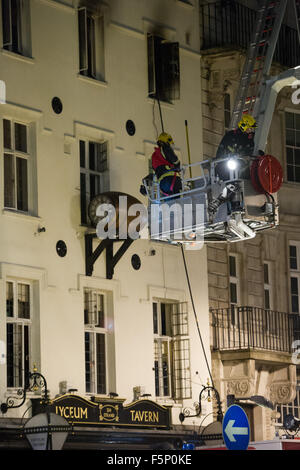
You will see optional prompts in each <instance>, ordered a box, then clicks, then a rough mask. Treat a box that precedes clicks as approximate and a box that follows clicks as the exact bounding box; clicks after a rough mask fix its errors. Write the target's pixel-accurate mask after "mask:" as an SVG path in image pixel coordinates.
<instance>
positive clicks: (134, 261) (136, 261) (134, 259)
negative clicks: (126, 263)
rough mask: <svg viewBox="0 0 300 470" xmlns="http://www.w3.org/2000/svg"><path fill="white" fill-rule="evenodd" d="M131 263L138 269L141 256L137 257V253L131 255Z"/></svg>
mask: <svg viewBox="0 0 300 470" xmlns="http://www.w3.org/2000/svg"><path fill="white" fill-rule="evenodd" d="M131 264H132V267H133V269H136V270H138V269H140V267H141V258H140V257H139V255H132V257H131Z"/></svg>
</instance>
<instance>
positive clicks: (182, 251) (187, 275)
mask: <svg viewBox="0 0 300 470" xmlns="http://www.w3.org/2000/svg"><path fill="white" fill-rule="evenodd" d="M180 246H181V253H182V258H183V263H184V269H185V274H186V279H187V283H188V286H189V291H190V297H191V301H192V306H193V311H194V316H195V320H196V325H197V330H198V334H199V338H200V342H201V346H202V350H203V354H204V358H205V362H206V366H207V370H208V373H209V376H210V380H211V384H212V386H213V387H214V381H213V378H212V374H211V371H210V367H209V363H208V359H207V355H206V352H205V348H204V344H203V340H202V336H201V332H200V327H199V323H198V318H197V314H196V309H195V304H194V298H193V294H192V288H191V283H190V278H189V274H188V270H187V265H186V260H185V256H184V249H183V245H182V244H181V245H180Z"/></svg>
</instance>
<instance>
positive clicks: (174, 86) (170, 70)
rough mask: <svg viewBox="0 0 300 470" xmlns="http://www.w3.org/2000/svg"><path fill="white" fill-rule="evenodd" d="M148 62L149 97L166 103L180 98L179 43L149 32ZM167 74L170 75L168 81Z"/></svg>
mask: <svg viewBox="0 0 300 470" xmlns="http://www.w3.org/2000/svg"><path fill="white" fill-rule="evenodd" d="M167 59H168V60H167ZM147 62H148V97H149V98H152V99H158V100H159V101H163V102H165V103H172V102H173V101H175V100H179V99H180V54H179V43H178V42H171V41H168V40H166V39H164V38H163V37H161V36H158V35H157V34H152V33H147ZM166 76H169V77H168V78H169V80H168V81H166ZM168 83H169V84H170V86H168V85H167V84H168Z"/></svg>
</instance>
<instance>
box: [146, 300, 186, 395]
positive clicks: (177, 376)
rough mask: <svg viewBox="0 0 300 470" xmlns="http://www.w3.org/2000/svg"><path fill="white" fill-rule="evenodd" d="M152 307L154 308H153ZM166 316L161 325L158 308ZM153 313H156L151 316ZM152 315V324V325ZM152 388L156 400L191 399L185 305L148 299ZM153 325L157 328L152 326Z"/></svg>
mask: <svg viewBox="0 0 300 470" xmlns="http://www.w3.org/2000/svg"><path fill="white" fill-rule="evenodd" d="M155 305H156V308H154V306H155ZM162 305H164V306H165V307H166V306H167V308H168V312H166V310H165V312H166V317H167V318H165V320H164V322H163V321H162V314H161V313H162V308H161V306H162ZM155 310H156V312H155ZM155 313H156V321H155ZM152 318H153V342H154V367H153V370H154V388H155V396H156V397H157V398H158V399H173V400H184V399H189V398H191V396H192V388H191V359H190V339H189V336H188V335H189V328H188V304H187V302H181V301H177V302H176V301H172V300H167V299H159V298H153V299H152ZM156 325H157V328H155V326H156ZM163 345H166V348H167V364H168V375H167V377H168V384H167V385H168V393H165V391H164V386H165V384H164V377H165V375H164V373H163V372H164V371H163V364H162V360H163V347H162V346H163Z"/></svg>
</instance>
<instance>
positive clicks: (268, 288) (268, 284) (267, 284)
mask: <svg viewBox="0 0 300 470" xmlns="http://www.w3.org/2000/svg"><path fill="white" fill-rule="evenodd" d="M265 266H267V272H268V279H267V280H266V278H265ZM263 278H264V309H265V310H274V283H273V269H272V263H271V261H264V262H263ZM266 292H268V302H269V307H267V306H266Z"/></svg>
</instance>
